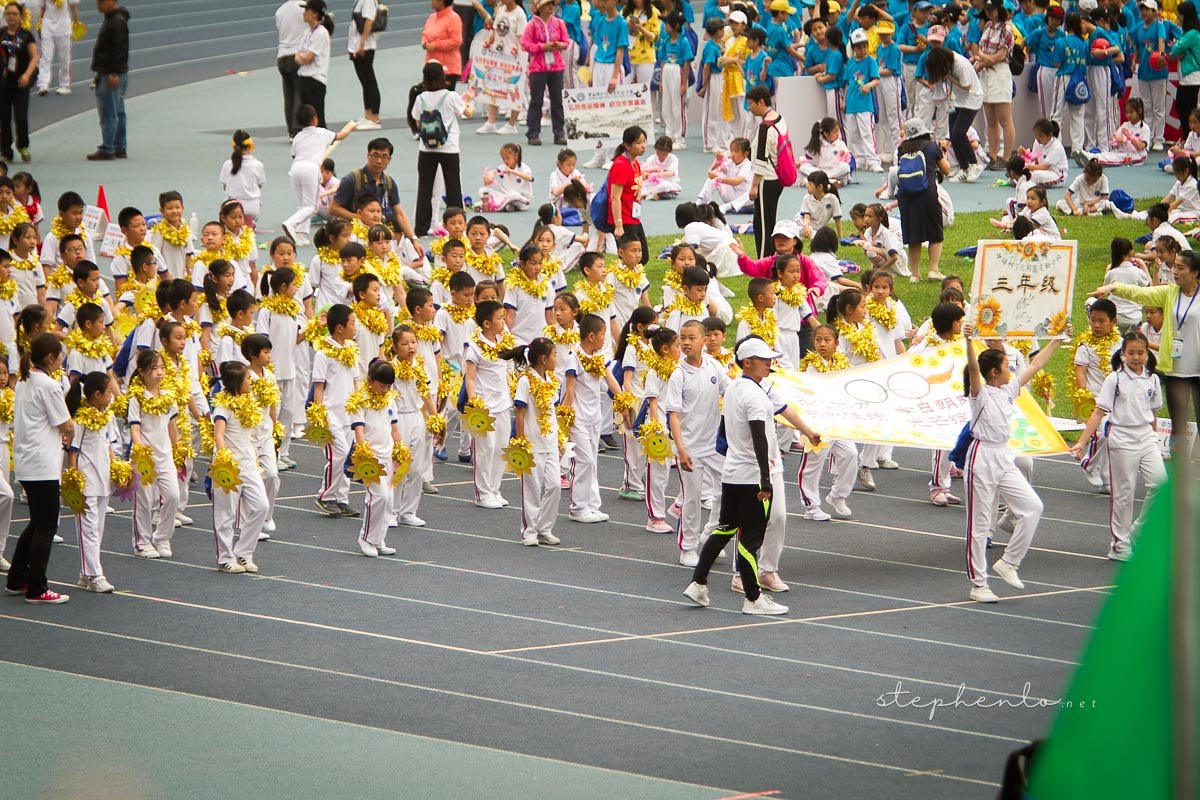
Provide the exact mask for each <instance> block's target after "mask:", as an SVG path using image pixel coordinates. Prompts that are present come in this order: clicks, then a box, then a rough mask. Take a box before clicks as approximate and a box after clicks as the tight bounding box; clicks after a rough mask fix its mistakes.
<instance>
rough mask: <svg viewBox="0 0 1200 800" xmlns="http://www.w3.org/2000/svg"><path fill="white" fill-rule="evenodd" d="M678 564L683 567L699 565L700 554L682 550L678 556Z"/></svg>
mask: <svg viewBox="0 0 1200 800" xmlns="http://www.w3.org/2000/svg"><path fill="white" fill-rule="evenodd" d="M679 563H680V564H683V565H684V566H685V567H694V566H696V565H697V564H699V563H700V554H699V553H698V552H696V551H695V550H684V551H682V552H680V554H679ZM706 591H707V588H706Z"/></svg>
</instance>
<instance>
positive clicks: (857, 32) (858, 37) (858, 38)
mask: <svg viewBox="0 0 1200 800" xmlns="http://www.w3.org/2000/svg"><path fill="white" fill-rule="evenodd" d="M1147 2H1153V0H1147ZM866 43H867V32H866V31H864V30H863V29H862V28H855V29H854V30H853V31H851V32H850V44H866Z"/></svg>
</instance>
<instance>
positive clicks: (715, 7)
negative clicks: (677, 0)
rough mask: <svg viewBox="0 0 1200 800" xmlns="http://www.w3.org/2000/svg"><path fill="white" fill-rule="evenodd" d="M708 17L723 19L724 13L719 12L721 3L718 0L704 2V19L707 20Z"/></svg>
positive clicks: (688, 4)
mask: <svg viewBox="0 0 1200 800" xmlns="http://www.w3.org/2000/svg"><path fill="white" fill-rule="evenodd" d="M683 5H685V6H690V5H691V3H684V4H683ZM710 19H725V14H723V13H722V12H721V4H720V3H719V2H718V0H708V2H706V3H705V4H704V21H705V22H708V21H709V20H710ZM701 27H703V26H701Z"/></svg>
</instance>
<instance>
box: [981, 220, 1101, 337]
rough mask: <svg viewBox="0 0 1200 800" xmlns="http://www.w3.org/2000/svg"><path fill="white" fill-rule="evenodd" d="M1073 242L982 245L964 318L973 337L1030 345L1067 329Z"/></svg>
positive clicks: (1074, 253)
mask: <svg viewBox="0 0 1200 800" xmlns="http://www.w3.org/2000/svg"><path fill="white" fill-rule="evenodd" d="M1077 256H1078V242H1074V241H1040V242H1028V241H1025V242H1014V241H1012V240H996V241H993V240H983V241H980V242H979V249H978V250H977V251H976V253H975V274H974V277H973V278H972V280H971V300H970V304H969V306H968V309H967V316H968V318H969V319H971V321H972V322H973V323H974V325H975V328H976V330H977V331H978V332H979V336H980V337H981V338H984V339H988V338H992V337H997V338H1008V339H1031V338H1034V337H1038V336H1043V337H1044V336H1057V335H1058V334H1060V333H1062V331H1063V329H1064V328H1066V326H1067V318H1068V316H1069V315H1070V313H1071V302H1072V299H1073V297H1074V293H1075V264H1076V259H1077Z"/></svg>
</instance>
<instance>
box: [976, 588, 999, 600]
mask: <svg viewBox="0 0 1200 800" xmlns="http://www.w3.org/2000/svg"><path fill="white" fill-rule="evenodd" d="M971 599H972V600H974V601H975V602H976V603H998V602H1000V598H999V597H996V595H995V594H994V593H993V592H992V590H991V589H989V588H988V587H986V586H972V587H971Z"/></svg>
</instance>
